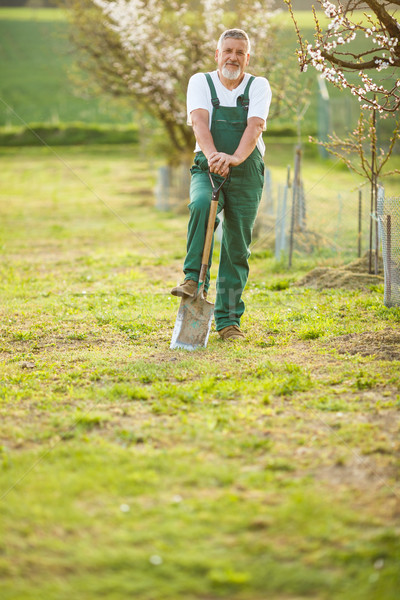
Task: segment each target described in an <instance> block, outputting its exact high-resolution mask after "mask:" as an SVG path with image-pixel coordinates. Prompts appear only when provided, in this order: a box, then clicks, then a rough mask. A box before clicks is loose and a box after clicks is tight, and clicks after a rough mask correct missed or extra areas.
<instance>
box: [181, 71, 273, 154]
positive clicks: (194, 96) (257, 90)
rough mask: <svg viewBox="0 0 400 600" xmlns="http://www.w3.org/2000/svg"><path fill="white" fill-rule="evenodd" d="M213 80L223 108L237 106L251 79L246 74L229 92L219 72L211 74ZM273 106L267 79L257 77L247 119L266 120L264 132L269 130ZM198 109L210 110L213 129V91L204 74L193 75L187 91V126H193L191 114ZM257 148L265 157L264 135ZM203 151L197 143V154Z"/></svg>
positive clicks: (251, 90)
mask: <svg viewBox="0 0 400 600" xmlns="http://www.w3.org/2000/svg"><path fill="white" fill-rule="evenodd" d="M210 75H211V79H212V81H213V83H214V85H215V91H216V92H217V96H218V98H219V101H220V104H221V106H236V101H237V99H238V97H239V96H240V95H241V94H243V93H244V90H245V88H246V85H247V83H248V81H249V79H250V77H251V75H250V74H249V73H245V74H244V78H243V81H242V82H241V84H240V85H239V86H238V87H237V88H235V89H233V90H228V88H226V87H225V86H224V85H223V84H222V83H221V81H220V79H219V77H218V71H212V72H211V73H210ZM270 104H271V88H270V85H269V83H268V80H267V79H265V77H256V78H255V79H254V81H253V82H252V84H251V85H250V91H249V112H248V115H247V118H248V119H249V118H250V117H259V118H260V119H263V120H264V131H265V129H266V128H267V127H266V122H267V116H268V111H269V106H270ZM197 108H204V109H205V110H208V114H209V126H210V129H211V117H212V111H213V105H212V102H211V91H210V87H209V85H208V82H207V79H206V76H205V74H204V73H196V74H195V75H192V77H191V78H190V80H189V84H188V89H187V124H188V125H191V124H192V119H191V116H190V113H191V112H192V111H193V110H196V109H197ZM257 148H258V149H259V151H260V153H261V156H264V152H265V144H264V142H263V139H262V135H261V134H260V137H259V138H258V140H257ZM200 150H201V148H200V146H199V145H198V143H197V142H196V148H195V152H199V151H200Z"/></svg>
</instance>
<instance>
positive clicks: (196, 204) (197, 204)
mask: <svg viewBox="0 0 400 600" xmlns="http://www.w3.org/2000/svg"><path fill="white" fill-rule="evenodd" d="M189 210H190V213H191V215H193V216H195V217H199V218H200V217H206V218H207V216H208V212H209V210H210V195H209V194H201V195H197V196H196V197H195V198H192V200H191V202H190V204H189Z"/></svg>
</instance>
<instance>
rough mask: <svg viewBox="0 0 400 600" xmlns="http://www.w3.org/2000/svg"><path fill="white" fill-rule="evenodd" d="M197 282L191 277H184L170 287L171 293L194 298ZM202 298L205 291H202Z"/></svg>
mask: <svg viewBox="0 0 400 600" xmlns="http://www.w3.org/2000/svg"><path fill="white" fill-rule="evenodd" d="M197 288H198V283H197V281H192V279H186V281H184V282H183V283H180V284H179V285H177V286H176V287H174V288H172V290H171V294H172V295H173V296H179V297H180V298H194V297H195V295H196V292H197ZM203 296H204V298H207V292H206V291H203Z"/></svg>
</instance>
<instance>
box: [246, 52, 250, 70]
mask: <svg viewBox="0 0 400 600" xmlns="http://www.w3.org/2000/svg"><path fill="white" fill-rule="evenodd" d="M249 62H250V54H247V59H246V67H247V65H248V64H249Z"/></svg>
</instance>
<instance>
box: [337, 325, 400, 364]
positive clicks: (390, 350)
mask: <svg viewBox="0 0 400 600" xmlns="http://www.w3.org/2000/svg"><path fill="white" fill-rule="evenodd" d="M330 345H331V346H333V347H334V348H336V349H337V350H338V352H339V353H340V354H352V355H354V354H360V355H361V356H374V357H375V358H376V359H378V360H400V329H392V328H390V327H386V329H383V330H382V331H365V332H363V333H349V334H347V335H341V336H339V337H337V338H335V339H334V340H333V342H331V343H330Z"/></svg>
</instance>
